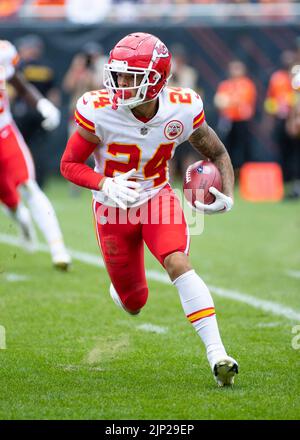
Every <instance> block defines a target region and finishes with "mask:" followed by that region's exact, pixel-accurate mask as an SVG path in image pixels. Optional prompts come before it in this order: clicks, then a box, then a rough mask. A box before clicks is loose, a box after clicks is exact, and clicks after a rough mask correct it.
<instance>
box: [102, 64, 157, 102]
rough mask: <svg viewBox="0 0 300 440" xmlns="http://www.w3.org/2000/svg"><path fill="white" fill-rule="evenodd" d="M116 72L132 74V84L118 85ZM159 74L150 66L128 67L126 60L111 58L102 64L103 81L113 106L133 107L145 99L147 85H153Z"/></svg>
mask: <svg viewBox="0 0 300 440" xmlns="http://www.w3.org/2000/svg"><path fill="white" fill-rule="evenodd" d="M118 73H126V74H129V75H133V86H130V87H119V86H118V79H117V74H118ZM160 79H161V75H160V74H159V73H158V72H157V71H156V70H155V69H151V68H142V67H130V66H128V62H127V61H118V60H112V61H111V62H110V63H109V64H105V65H104V78H103V83H104V86H105V87H106V89H107V91H108V93H109V99H110V101H111V103H112V104H113V108H115V109H116V108H117V107H118V106H119V105H120V106H128V107H129V108H134V107H136V106H137V105H140V104H141V103H142V102H144V101H145V98H146V95H147V90H148V87H149V86H155V85H156V84H157V83H158V82H159V80H160Z"/></svg>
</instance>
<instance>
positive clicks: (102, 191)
mask: <svg viewBox="0 0 300 440" xmlns="http://www.w3.org/2000/svg"><path fill="white" fill-rule="evenodd" d="M170 68H171V54H170V52H169V51H168V49H167V47H166V46H165V44H163V43H162V42H161V41H160V40H159V39H158V38H157V37H155V36H153V35H151V34H146V33H135V34H130V35H128V36H126V37H125V38H123V39H122V40H121V41H120V42H119V43H118V44H117V45H116V46H115V47H114V48H113V50H112V51H111V53H110V57H109V61H108V63H107V64H106V65H105V66H104V85H105V87H106V89H105V90H100V91H92V92H87V93H85V94H84V95H83V96H82V97H81V98H80V99H79V100H78V102H77V108H76V111H75V120H76V121H77V124H78V130H77V131H76V132H75V133H74V134H73V135H72V136H71V137H70V139H69V141H68V144H67V147H66V150H65V152H64V154H63V157H62V160H61V172H62V174H63V175H64V177H65V178H66V179H68V180H70V181H71V182H73V183H75V184H77V185H80V186H83V187H86V188H90V189H91V190H92V191H93V210H94V216H95V223H96V232H97V239H98V243H99V246H100V249H101V251H102V254H103V258H104V261H105V264H106V268H107V271H108V273H109V276H110V279H111V285H110V294H111V296H112V298H113V300H114V301H115V302H116V304H118V305H119V306H120V307H122V308H123V309H124V310H125V311H126V312H128V313H130V314H132V315H134V314H137V313H139V311H140V310H141V308H142V307H143V306H144V305H145V303H146V301H147V296H148V286H147V281H146V277H145V268H144V250H143V244H144V242H145V243H146V245H147V246H148V248H149V249H150V251H151V252H152V254H153V255H154V256H155V257H156V258H157V259H158V261H159V262H160V263H161V264H162V266H163V267H164V268H165V270H166V271H167V273H168V274H169V276H170V279H171V281H172V283H173V284H174V286H175V287H176V288H177V290H178V293H179V296H180V300H181V303H182V306H183V309H184V312H185V314H186V316H187V318H188V320H189V321H190V322H191V323H192V325H193V326H194V328H195V330H196V332H197V333H198V334H199V336H200V337H201V339H202V341H203V343H204V344H205V347H206V351H207V357H208V361H209V364H210V366H211V369H212V371H213V374H214V376H215V379H216V381H217V383H218V385H220V386H224V385H231V384H233V381H234V376H235V374H236V373H237V372H238V364H237V362H236V361H235V360H234V359H233V358H231V357H229V356H228V355H227V353H226V350H225V348H224V345H223V343H222V340H221V337H220V334H219V330H218V325H217V321H216V315H215V308H214V303H213V300H212V297H211V295H210V292H209V290H208V288H207V286H206V284H205V283H204V281H203V280H202V279H201V278H200V277H199V275H197V274H196V272H195V271H194V270H193V268H192V266H191V263H190V261H189V257H188V252H189V232H188V227H187V224H186V221H185V218H184V215H183V212H182V208H181V206H180V203H179V200H178V199H177V197H176V196H175V194H174V192H173V190H172V188H171V187H170V185H169V183H168V161H169V160H170V159H171V158H172V156H173V154H174V150H175V148H176V147H177V145H179V144H181V143H182V142H184V141H185V140H189V141H190V142H191V144H192V145H193V146H194V147H195V148H196V149H197V150H198V151H200V152H201V153H202V154H203V155H204V156H205V157H207V158H209V159H210V160H212V161H213V162H214V163H215V164H216V166H217V167H218V168H219V170H220V172H221V175H222V179H223V188H224V194H223V193H221V192H219V191H217V190H216V189H215V188H212V189H211V192H212V193H213V194H214V195H215V197H216V200H215V202H214V203H213V204H211V205H209V206H206V205H203V204H202V203H200V202H197V209H198V210H199V211H200V212H202V213H203V211H204V212H205V213H209V214H214V213H220V212H226V211H229V210H230V209H231V208H232V206H233V183H234V177H233V169H232V165H231V162H230V159H229V156H228V153H227V151H226V149H225V147H224V145H223V144H222V143H221V141H220V140H219V138H218V137H217V135H216V134H215V132H214V131H213V130H212V129H211V128H210V127H209V126H208V125H207V123H206V122H205V115H204V110H203V103H202V100H201V98H200V96H199V95H198V94H196V93H195V92H194V91H193V90H191V89H181V88H168V87H167V83H168V79H169V77H170ZM91 154H93V155H94V159H95V169H94V170H92V169H91V168H90V167H88V166H87V165H86V164H85V161H86V159H87V158H88V157H89V156H90V155H91ZM166 213H167V214H166Z"/></svg>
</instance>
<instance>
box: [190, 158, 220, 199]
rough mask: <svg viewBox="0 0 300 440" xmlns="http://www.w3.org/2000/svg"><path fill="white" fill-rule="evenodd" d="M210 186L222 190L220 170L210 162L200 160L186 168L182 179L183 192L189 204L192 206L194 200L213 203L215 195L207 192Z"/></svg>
mask: <svg viewBox="0 0 300 440" xmlns="http://www.w3.org/2000/svg"><path fill="white" fill-rule="evenodd" d="M211 186H214V187H215V188H217V189H218V190H219V191H222V178H221V174H220V171H219V170H218V168H217V167H216V165H214V164H213V163H212V162H210V161H208V160H200V161H198V162H195V163H193V164H192V165H190V166H189V167H188V168H187V169H186V172H185V176H184V181H183V193H184V196H185V198H186V199H187V201H188V202H189V203H190V204H191V205H193V206H194V203H195V201H196V200H199V201H200V202H202V203H205V204H206V205H210V204H211V203H213V202H214V201H215V196H214V195H213V194H211V193H210V192H209V188H210V187H211Z"/></svg>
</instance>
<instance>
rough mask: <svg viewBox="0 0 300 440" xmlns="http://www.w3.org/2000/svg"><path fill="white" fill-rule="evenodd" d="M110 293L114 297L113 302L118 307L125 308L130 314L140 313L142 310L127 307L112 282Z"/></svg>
mask: <svg viewBox="0 0 300 440" xmlns="http://www.w3.org/2000/svg"><path fill="white" fill-rule="evenodd" d="M109 293H110V296H111V297H112V300H113V302H114V303H115V304H116V305H117V306H118V307H120V308H121V309H123V310H125V312H126V313H129V315H138V314H139V313H140V311H141V310H140V309H139V310H135V311H132V310H128V309H126V307H125V306H124V304H123V303H122V301H121V299H120V297H119V295H118V293H117V291H116V289H115V288H114V286H113V284H112V283H110V286H109Z"/></svg>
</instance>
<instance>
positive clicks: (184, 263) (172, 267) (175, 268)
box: [164, 252, 192, 281]
mask: <svg viewBox="0 0 300 440" xmlns="http://www.w3.org/2000/svg"><path fill="white" fill-rule="evenodd" d="M164 266H165V268H166V271H167V272H168V274H169V277H170V278H171V280H172V281H174V280H175V279H176V278H178V277H179V276H180V275H183V274H184V273H185V272H188V271H189V270H191V269H192V266H191V263H190V261H189V257H188V256H187V255H186V254H185V253H183V252H174V253H172V254H170V255H168V256H167V257H166V258H165V259H164Z"/></svg>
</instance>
